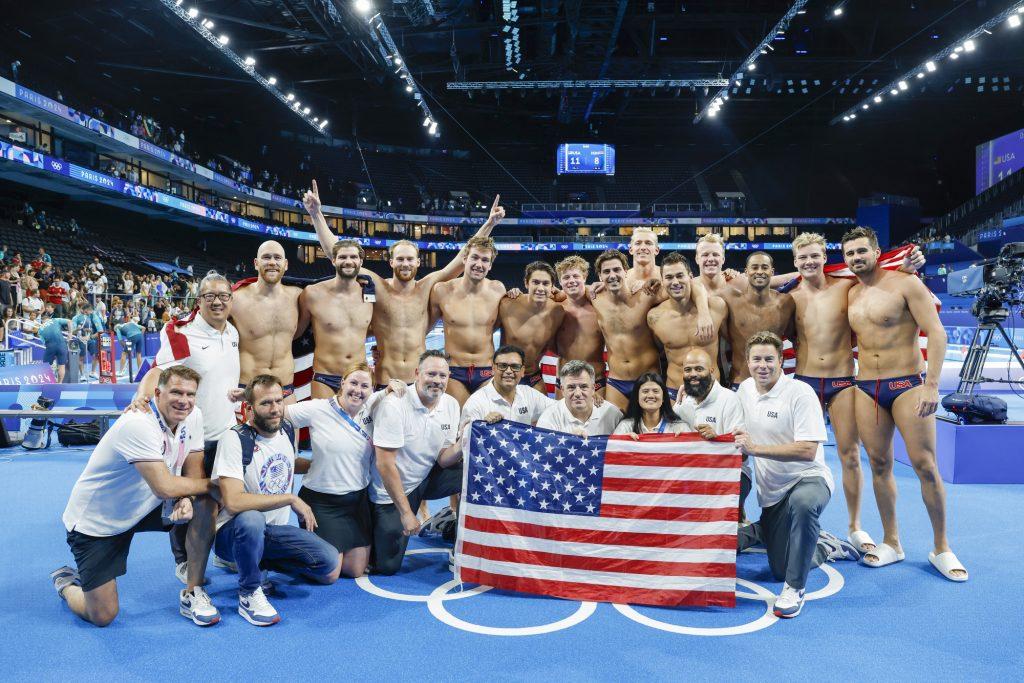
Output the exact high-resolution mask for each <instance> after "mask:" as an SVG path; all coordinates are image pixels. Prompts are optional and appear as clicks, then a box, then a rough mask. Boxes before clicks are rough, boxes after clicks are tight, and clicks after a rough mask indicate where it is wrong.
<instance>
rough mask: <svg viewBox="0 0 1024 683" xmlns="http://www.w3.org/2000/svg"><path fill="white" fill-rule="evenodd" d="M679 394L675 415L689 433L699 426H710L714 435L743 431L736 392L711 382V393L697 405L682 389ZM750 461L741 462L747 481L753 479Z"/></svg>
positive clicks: (740, 407)
mask: <svg viewBox="0 0 1024 683" xmlns="http://www.w3.org/2000/svg"><path fill="white" fill-rule="evenodd" d="M680 392H681V393H682V395H683V400H682V402H681V403H677V404H676V405H675V411H676V415H678V416H679V417H680V418H681V419H682V421H683V422H684V423H685V424H686V428H687V429H689V430H690V431H692V432H695V431H697V425H701V424H709V425H711V426H712V427H713V428H714V430H715V434H732V433H733V432H735V431H736V430H737V429H743V406H741V405H740V399H739V397H738V396H737V395H736V392H734V391H731V390H729V389H726V388H725V387H723V386H722V385H721V384H719V383H718V382H712V384H711V391H709V392H708V395H707V396H705V397H704V400H703V401H701V402H700V403H697V400H696V399H695V398H693V396H690V395H688V394H686V393H685V392H684V391H683V389H682V388H680ZM750 460H751V458H745V459H744V460H743V471H744V472H745V473H746V475H747V477H748V478H749V479H753V478H754V473H753V471H752V470H753V467H752V466H751V464H750Z"/></svg>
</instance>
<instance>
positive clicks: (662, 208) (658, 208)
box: [654, 202, 713, 215]
mask: <svg viewBox="0 0 1024 683" xmlns="http://www.w3.org/2000/svg"><path fill="white" fill-rule="evenodd" d="M707 211H713V209H712V208H711V206H710V205H709V204H704V203H694V202H689V203H684V204H655V205H654V213H655V215H657V214H659V213H704V212H707Z"/></svg>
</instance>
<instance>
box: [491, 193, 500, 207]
mask: <svg viewBox="0 0 1024 683" xmlns="http://www.w3.org/2000/svg"><path fill="white" fill-rule="evenodd" d="M500 201H501V195H500V194H496V195H494V203H493V204H491V211H494V210H495V209H497V208H498V202H500Z"/></svg>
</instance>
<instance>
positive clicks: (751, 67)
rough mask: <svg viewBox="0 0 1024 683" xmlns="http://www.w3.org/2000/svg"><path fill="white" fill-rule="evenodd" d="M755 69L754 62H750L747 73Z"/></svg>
mask: <svg viewBox="0 0 1024 683" xmlns="http://www.w3.org/2000/svg"><path fill="white" fill-rule="evenodd" d="M756 68H757V64H755V63H754V62H751V63H750V64H747V71H753V70H754V69H756Z"/></svg>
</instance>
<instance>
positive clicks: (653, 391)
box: [613, 372, 686, 436]
mask: <svg viewBox="0 0 1024 683" xmlns="http://www.w3.org/2000/svg"><path fill="white" fill-rule="evenodd" d="M685 430H686V427H685V424H684V423H683V421H682V420H680V419H679V416H678V415H676V414H675V411H673V410H672V399H671V398H669V395H668V389H666V387H665V380H663V379H662V378H661V375H659V374H658V373H656V372H647V373H644V374H642V375H640V377H639V379H637V380H636V383H635V384H634V385H633V391H631V392H630V393H629V405H628V406H627V407H626V416H625V417H623V418H622V420H621V421H620V422H619V424H618V426H617V427H615V431H614V432H613V434H630V435H633V436H636V435H638V434H651V433H656V434H662V433H669V434H678V433H679V432H681V431H685Z"/></svg>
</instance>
